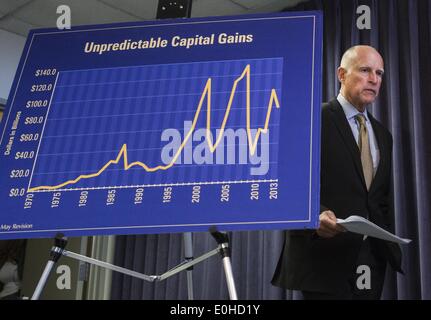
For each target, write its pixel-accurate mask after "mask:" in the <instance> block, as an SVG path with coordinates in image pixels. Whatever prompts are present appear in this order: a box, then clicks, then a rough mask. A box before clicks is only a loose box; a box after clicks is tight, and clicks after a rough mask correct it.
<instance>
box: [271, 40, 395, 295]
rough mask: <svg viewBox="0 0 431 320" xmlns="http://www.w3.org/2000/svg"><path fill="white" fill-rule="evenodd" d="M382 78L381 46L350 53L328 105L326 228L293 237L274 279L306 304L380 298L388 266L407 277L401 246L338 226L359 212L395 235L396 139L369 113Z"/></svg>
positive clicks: (322, 225) (324, 194)
mask: <svg viewBox="0 0 431 320" xmlns="http://www.w3.org/2000/svg"><path fill="white" fill-rule="evenodd" d="M383 73H384V69H383V59H382V57H381V56H380V54H379V53H378V52H377V51H376V50H375V49H374V48H372V47H369V46H355V47H352V48H350V49H349V50H347V51H346V52H345V53H344V55H343V57H342V59H341V64H340V67H339V68H338V71H337V75H338V79H339V81H340V83H341V89H340V93H339V95H338V96H337V98H336V99H333V100H331V101H330V102H328V103H325V104H324V105H323V108H322V130H321V187H320V188H321V189H320V203H321V208H320V212H321V213H320V216H319V227H318V229H317V230H295V231H287V232H286V238H285V243H284V248H283V252H282V254H281V256H280V260H279V262H278V265H277V269H276V271H275V274H274V278H273V280H272V283H273V284H274V285H276V286H280V287H283V288H286V289H294V290H301V291H302V293H303V296H304V298H305V299H379V298H380V296H381V292H382V288H383V282H384V277H385V270H386V264H387V263H389V264H390V265H391V266H392V267H393V268H394V269H395V270H397V271H400V272H401V269H400V268H401V251H400V249H399V247H398V245H394V244H393V243H389V242H386V241H383V240H379V239H376V238H365V237H363V236H362V235H359V234H355V233H351V232H343V231H345V230H344V229H343V228H342V227H341V226H340V225H338V224H337V223H336V219H337V218H342V219H344V218H347V217H348V216H350V215H360V216H363V217H365V218H367V219H369V220H370V221H372V222H374V223H376V224H377V225H379V226H380V227H382V228H384V229H386V230H389V231H393V229H392V220H393V210H392V200H391V198H392V192H391V190H392V187H391V174H392V173H391V163H392V136H391V134H390V133H389V131H388V130H387V129H386V128H384V127H383V126H382V125H381V124H380V123H379V122H378V121H377V120H375V119H374V118H373V117H372V115H371V114H370V113H368V112H367V110H366V106H367V105H369V104H371V103H372V102H373V101H374V100H375V99H376V97H377V96H378V93H379V90H380V85H381V83H382V76H383Z"/></svg>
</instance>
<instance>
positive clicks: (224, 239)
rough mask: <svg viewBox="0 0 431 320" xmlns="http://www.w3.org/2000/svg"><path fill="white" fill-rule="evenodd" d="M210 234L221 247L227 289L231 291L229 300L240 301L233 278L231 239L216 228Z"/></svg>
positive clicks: (211, 229) (212, 228)
mask: <svg viewBox="0 0 431 320" xmlns="http://www.w3.org/2000/svg"><path fill="white" fill-rule="evenodd" d="M210 233H211V235H212V236H213V237H214V239H215V240H216V241H217V243H218V245H219V247H218V250H219V252H220V255H221V256H222V261H223V268H224V273H225V275H226V283H227V289H228V290H229V298H230V299H231V300H238V296H237V294H236V288H235V281H234V278H233V272H232V264H231V262H230V249H229V237H228V236H227V234H226V233H222V232H219V231H217V228H216V227H211V228H210Z"/></svg>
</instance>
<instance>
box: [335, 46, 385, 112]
mask: <svg viewBox="0 0 431 320" xmlns="http://www.w3.org/2000/svg"><path fill="white" fill-rule="evenodd" d="M383 72H384V71H383V59H382V57H381V56H380V54H379V53H378V52H377V51H375V50H374V49H372V48H360V49H358V50H357V55H356V57H355V58H354V59H353V60H352V61H351V63H350V65H349V66H348V67H347V68H346V69H345V68H339V70H338V77H339V80H340V82H341V93H342V95H343V96H344V97H345V98H346V99H347V100H348V101H349V102H350V103H351V104H352V105H353V106H355V107H356V108H358V109H359V111H364V110H365V107H366V106H367V105H368V104H370V103H372V102H373V101H374V100H375V99H376V97H377V96H378V94H379V90H380V85H381V84H382V76H383Z"/></svg>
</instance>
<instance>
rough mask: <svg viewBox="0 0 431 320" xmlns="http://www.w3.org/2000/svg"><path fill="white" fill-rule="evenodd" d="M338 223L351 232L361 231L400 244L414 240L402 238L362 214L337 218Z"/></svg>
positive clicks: (360, 232)
mask: <svg viewBox="0 0 431 320" xmlns="http://www.w3.org/2000/svg"><path fill="white" fill-rule="evenodd" d="M337 223H338V224H339V225H341V226H343V227H344V228H346V230H348V231H350V232H354V233H359V234H363V235H366V236H370V237H374V238H379V239H383V240H387V241H392V242H396V243H399V244H407V243H409V242H410V241H412V240H410V239H403V238H400V237H398V236H396V235H394V234H392V233H390V232H388V231H386V230H384V229H382V228H380V227H379V226H378V225H376V224H374V223H372V222H371V221H368V220H367V219H365V218H362V217H360V216H350V217H348V218H347V219H337Z"/></svg>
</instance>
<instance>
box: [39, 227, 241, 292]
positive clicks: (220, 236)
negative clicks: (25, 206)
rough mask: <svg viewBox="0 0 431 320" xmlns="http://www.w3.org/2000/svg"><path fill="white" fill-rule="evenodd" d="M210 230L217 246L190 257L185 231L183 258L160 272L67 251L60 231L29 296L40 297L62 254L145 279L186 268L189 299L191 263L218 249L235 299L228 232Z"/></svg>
mask: <svg viewBox="0 0 431 320" xmlns="http://www.w3.org/2000/svg"><path fill="white" fill-rule="evenodd" d="M210 233H211V235H212V236H213V237H214V239H215V240H216V241H217V243H218V246H217V248H216V249H214V250H211V251H209V252H207V253H205V254H203V255H201V256H199V257H197V258H193V252H192V243H191V233H186V234H185V235H184V241H185V257H186V260H185V261H184V262H182V263H180V264H179V265H177V266H175V267H174V268H172V269H170V270H168V271H167V272H165V273H163V274H161V275H145V274H143V273H139V272H136V271H133V270H129V269H126V268H122V267H118V266H116V265H113V264H110V263H107V262H103V261H100V260H96V259H93V258H89V257H87V256H83V255H80V254H77V253H74V252H71V251H67V250H65V247H66V244H67V238H66V237H64V236H63V235H62V234H58V235H57V236H56V237H55V242H54V246H53V247H52V248H51V253H50V259H49V261H48V263H47V264H46V266H45V269H44V271H43V273H42V276H41V278H40V280H39V282H38V284H37V287H36V289H35V291H34V293H33V296H32V297H31V300H38V299H39V297H40V295H41V293H42V290H43V288H44V287H45V284H46V282H47V280H48V277H49V274H50V273H51V271H52V268H53V267H54V265H55V263H56V262H57V261H58V259H60V257H61V256H62V255H63V256H65V257H69V258H72V259H76V260H80V261H83V262H87V263H90V264H94V265H96V266H99V267H103V268H106V269H109V270H113V271H117V272H120V273H123V274H126V275H129V276H132V277H135V278H138V279H141V280H145V281H148V282H155V281H163V280H165V279H167V278H169V277H171V276H173V275H175V274H177V273H179V272H181V271H184V270H187V285H188V297H189V299H193V281H192V270H193V266H194V265H195V264H197V263H200V262H202V261H204V260H206V259H208V258H209V257H212V256H213V255H216V254H217V253H220V255H221V256H222V261H223V267H224V271H225V275H226V282H227V286H228V290H229V298H230V299H231V300H238V296H237V293H236V289H235V282H234V278H233V273H232V265H231V261H230V249H229V239H228V236H227V234H226V233H221V232H219V231H217V229H216V228H214V227H212V228H211V229H210Z"/></svg>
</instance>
